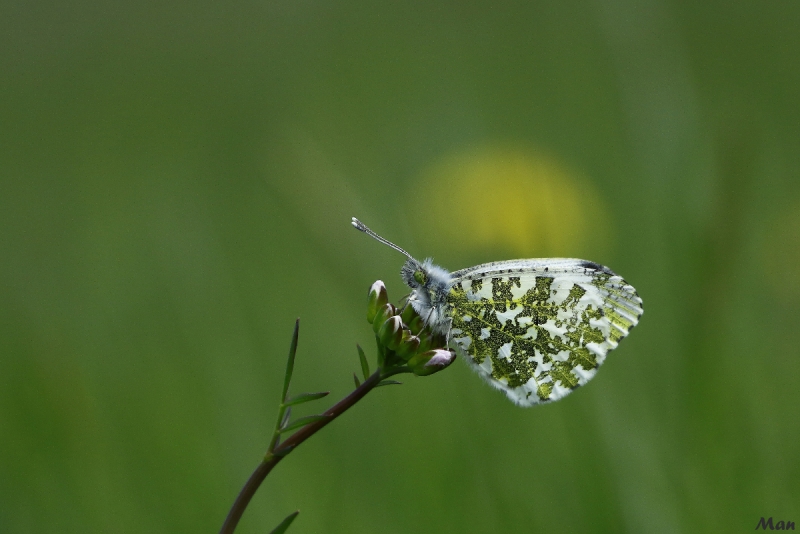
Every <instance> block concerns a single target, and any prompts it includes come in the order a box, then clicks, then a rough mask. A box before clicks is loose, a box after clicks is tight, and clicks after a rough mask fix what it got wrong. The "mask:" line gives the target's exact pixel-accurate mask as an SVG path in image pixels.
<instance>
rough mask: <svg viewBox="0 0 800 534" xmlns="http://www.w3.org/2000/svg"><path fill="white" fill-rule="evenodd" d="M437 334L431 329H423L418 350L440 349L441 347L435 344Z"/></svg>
mask: <svg viewBox="0 0 800 534" xmlns="http://www.w3.org/2000/svg"><path fill="white" fill-rule="evenodd" d="M434 338H435V336H434V335H433V333H432V332H431V331H430V330H423V331H422V332H420V334H419V348H418V349H417V352H428V351H429V350H433V349H438V348H441V347H437V346H436V345H434V343H433V341H434Z"/></svg>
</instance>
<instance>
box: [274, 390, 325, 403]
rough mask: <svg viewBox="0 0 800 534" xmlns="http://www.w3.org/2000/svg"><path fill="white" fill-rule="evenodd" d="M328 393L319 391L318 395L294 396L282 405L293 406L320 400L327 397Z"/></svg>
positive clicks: (304, 394)
mask: <svg viewBox="0 0 800 534" xmlns="http://www.w3.org/2000/svg"><path fill="white" fill-rule="evenodd" d="M329 393H330V391H321V392H320V393H303V394H302V395H295V396H294V397H292V398H291V399H289V400H287V401H286V402H284V403H283V405H284V406H294V405H295V404H303V403H304V402H310V401H313V400H317V399H321V398H322V397H326V396H328V394H329Z"/></svg>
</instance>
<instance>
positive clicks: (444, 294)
mask: <svg viewBox="0 0 800 534" xmlns="http://www.w3.org/2000/svg"><path fill="white" fill-rule="evenodd" d="M352 224H353V226H354V227H355V228H356V229H358V230H360V231H362V232H364V233H366V234H368V235H369V236H371V237H373V238H374V239H376V240H378V241H380V242H381V243H383V244H385V245H388V246H390V247H392V248H393V249H395V250H397V251H398V252H400V253H402V254H404V255H405V256H406V258H407V260H406V262H405V263H404V264H403V267H402V269H401V272H400V274H401V277H402V278H403V281H404V282H405V283H406V284H407V285H408V286H409V287H410V288H411V293H410V295H409V297H408V302H409V303H410V304H411V306H412V307H413V308H414V311H416V312H417V313H418V314H419V315H420V317H422V319H423V320H424V321H425V323H426V325H428V326H429V327H430V328H431V330H433V331H434V332H437V333H441V334H444V335H446V336H447V340H448V341H447V343H448V345H449V346H450V347H451V348H453V349H455V351H456V352H457V353H458V354H459V355H460V356H461V357H462V358H463V359H464V360H466V361H467V362H469V364H470V367H472V368H473V369H474V370H475V371H476V372H477V373H478V374H479V375H480V376H481V377H483V378H484V379H485V380H486V381H487V382H488V383H489V384H490V385H491V386H492V387H495V388H497V389H499V390H501V391H503V392H504V393H505V394H506V396H508V398H509V399H510V400H511V401H512V402H514V403H516V404H517V405H520V406H533V405H535V404H541V403H546V402H552V401H555V400H558V399H561V398H563V397H565V396H566V395H569V394H570V393H571V392H572V391H574V390H575V389H576V388H577V387H579V386H582V385H584V384H586V383H587V382H588V381H589V380H591V379H592V378H593V377H594V375H595V374H596V373H597V369H598V368H599V367H600V365H602V364H603V362H604V361H605V358H606V355H607V354H608V352H609V351H611V350H613V349H615V348H616V347H617V345H618V344H619V342H620V341H621V340H622V339H623V338H624V337H626V336H627V335H628V333H629V332H630V331H631V329H632V328H633V327H634V326H636V324H637V323H638V322H639V318H641V316H642V299H641V298H639V295H638V294H637V293H636V290H635V289H634V288H633V286H631V285H630V284H628V283H627V282H626V281H625V280H624V279H622V278H621V277H620V276H618V275H617V274H615V273H614V272H613V271H612V270H611V269H609V268H608V267H604V266H602V265H598V264H597V263H594V262H591V261H586V260H580V259H574V258H544V259H520V260H508V261H497V262H492V263H484V264H481V265H476V266H475V267H469V268H467V269H461V270H460V271H455V272H449V271H447V270H446V269H443V268H442V267H439V266H438V265H434V264H433V261H432V260H431V259H430V258H428V259H426V260H424V261H422V262H420V261H418V260H416V259H414V258H413V257H412V256H411V255H410V254H409V253H408V252H406V251H405V250H403V249H402V248H400V247H398V246H397V245H395V244H394V243H392V242H390V241H388V240H386V239H384V238H383V237H381V236H379V235H378V234H376V233H375V232H373V231H372V230H370V229H369V228H367V226H366V225H364V223H362V222H361V221H359V220H358V219H356V218H355V217H353V222H352Z"/></svg>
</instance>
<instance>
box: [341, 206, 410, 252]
mask: <svg viewBox="0 0 800 534" xmlns="http://www.w3.org/2000/svg"><path fill="white" fill-rule="evenodd" d="M352 224H353V227H355V229H356V230H361V231H362V232H364V233H365V234H367V235H368V236H370V237H371V238H373V239H375V240H377V241H380V242H381V243H383V244H384V245H388V246H390V247H392V248H393V249H395V250H396V251H397V252H400V253H401V254H403V255H404V256H405V257H406V258H408V259H410V260H413V259H414V258H412V257H411V254H409V253H408V252H406V251H405V250H403V249H402V248H400V247H398V246H397V245H395V244H394V243H392V242H391V241H389V240H387V239H384V238H382V237H381V236H379V235H378V234H376V233H375V232H373V231H372V230H370V229H369V228H367V225H366V224H364V223H362V222H361V221H359V220H358V219H356V218H355V217H353V223H352Z"/></svg>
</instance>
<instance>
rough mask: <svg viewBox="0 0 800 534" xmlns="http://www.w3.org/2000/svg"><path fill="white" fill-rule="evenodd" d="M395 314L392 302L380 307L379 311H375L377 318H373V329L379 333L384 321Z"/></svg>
mask: <svg viewBox="0 0 800 534" xmlns="http://www.w3.org/2000/svg"><path fill="white" fill-rule="evenodd" d="M393 315H394V306H392V305H391V304H384V305H383V306H381V307H380V308H378V311H377V312H376V313H375V318H374V319H372V330H373V331H374V332H375V333H376V334H377V333H378V330H380V328H381V326H383V323H385V322H386V320H387V319H388V318H389V317H391V316H393Z"/></svg>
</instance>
